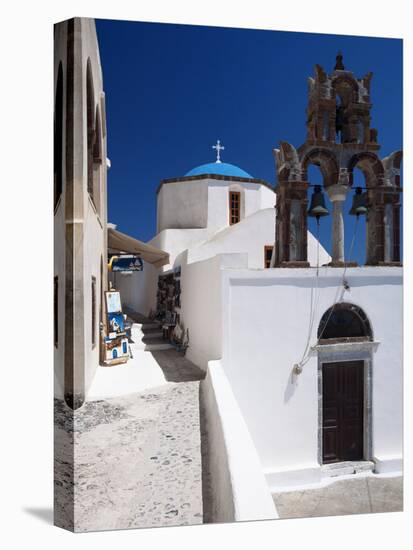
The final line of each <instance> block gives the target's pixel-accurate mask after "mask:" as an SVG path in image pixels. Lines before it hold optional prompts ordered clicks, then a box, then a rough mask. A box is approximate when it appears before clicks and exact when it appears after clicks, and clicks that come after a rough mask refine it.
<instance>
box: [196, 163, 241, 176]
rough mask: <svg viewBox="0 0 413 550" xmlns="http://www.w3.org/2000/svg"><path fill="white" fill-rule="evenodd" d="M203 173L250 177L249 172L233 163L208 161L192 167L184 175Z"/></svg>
mask: <svg viewBox="0 0 413 550" xmlns="http://www.w3.org/2000/svg"><path fill="white" fill-rule="evenodd" d="M203 174H216V175H218V176H234V177H239V178H252V176H251V174H248V172H245V170H242V168H239V167H238V166H235V165H234V164H228V163H227V162H210V163H209V164H202V165H201V166H197V167H196V168H192V170H190V171H189V172H187V173H186V174H185V176H201V175H203Z"/></svg>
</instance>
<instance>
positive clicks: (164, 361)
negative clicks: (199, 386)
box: [150, 349, 205, 382]
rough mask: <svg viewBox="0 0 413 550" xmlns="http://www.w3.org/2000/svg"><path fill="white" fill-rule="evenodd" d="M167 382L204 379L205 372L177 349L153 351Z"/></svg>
mask: <svg viewBox="0 0 413 550" xmlns="http://www.w3.org/2000/svg"><path fill="white" fill-rule="evenodd" d="M150 353H152V356H153V358H154V359H155V361H156V362H157V363H158V365H159V366H160V368H161V369H162V372H163V374H164V376H165V379H166V380H167V382H193V381H196V380H203V379H204V378H205V372H204V371H203V370H202V369H200V368H199V367H197V366H196V365H194V364H193V363H191V361H189V360H188V359H187V358H186V357H184V355H182V353H179V352H177V351H176V350H175V349H167V350H162V351H151V352H150Z"/></svg>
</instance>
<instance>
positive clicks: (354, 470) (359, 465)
mask: <svg viewBox="0 0 413 550" xmlns="http://www.w3.org/2000/svg"><path fill="white" fill-rule="evenodd" d="M373 470H374V462H371V461H369V460H360V461H345V462H334V463H333V464H324V465H323V466H322V467H321V472H322V476H323V477H337V476H345V475H350V474H359V473H361V472H372V471H373Z"/></svg>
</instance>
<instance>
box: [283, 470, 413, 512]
mask: <svg viewBox="0 0 413 550" xmlns="http://www.w3.org/2000/svg"><path fill="white" fill-rule="evenodd" d="M273 499H274V502H275V505H276V507H277V511H278V514H279V516H280V518H302V517H320V516H341V515H344V514H366V513H372V512H373V513H374V512H400V511H402V510H403V478H402V477H401V476H397V477H378V476H377V475H374V474H370V475H367V476H361V475H360V476H359V475H355V476H354V477H351V478H347V479H343V480H338V481H334V482H332V483H330V484H329V485H326V486H325V487H319V488H314V489H306V490H300V491H289V492H283V493H277V494H274V495H273Z"/></svg>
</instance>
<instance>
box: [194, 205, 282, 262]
mask: <svg viewBox="0 0 413 550" xmlns="http://www.w3.org/2000/svg"><path fill="white" fill-rule="evenodd" d="M274 224H275V210H274V208H267V209H265V210H259V211H257V212H255V213H253V214H252V215H250V216H248V217H247V218H244V219H243V220H241V221H240V222H239V223H237V224H234V225H230V226H228V227H226V228H225V229H222V230H221V231H218V232H217V233H216V234H215V235H214V236H212V237H211V238H210V239H209V240H208V241H207V242H204V243H201V244H199V245H198V246H195V247H193V248H191V249H190V251H189V255H188V261H189V262H190V263H192V262H196V261H200V260H204V259H207V258H212V257H213V256H215V255H216V254H230V253H247V254H248V267H250V268H255V269H263V268H264V246H266V245H269V246H273V245H274V227H275V225H274Z"/></svg>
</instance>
